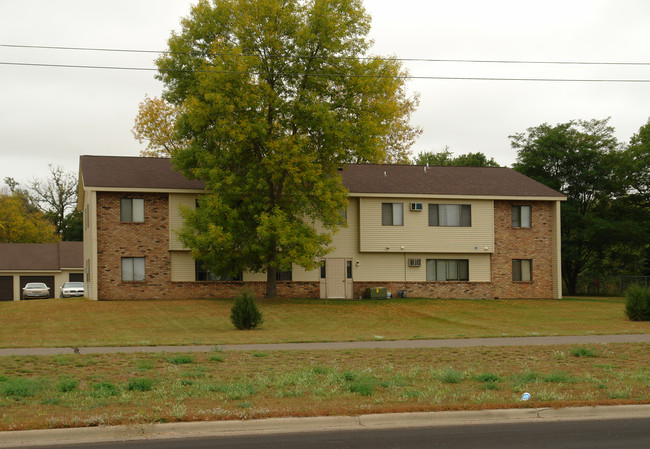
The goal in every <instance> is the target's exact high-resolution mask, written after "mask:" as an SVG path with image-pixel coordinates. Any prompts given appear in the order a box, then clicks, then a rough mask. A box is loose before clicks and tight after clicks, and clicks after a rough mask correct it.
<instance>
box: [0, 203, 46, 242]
mask: <svg viewBox="0 0 650 449" xmlns="http://www.w3.org/2000/svg"><path fill="white" fill-rule="evenodd" d="M58 240H59V237H58V236H57V234H56V229H55V227H54V225H52V224H51V223H50V222H49V221H48V220H47V219H46V218H45V216H44V215H43V213H42V212H40V211H39V210H37V209H36V208H34V206H33V205H32V204H31V202H30V201H29V199H28V198H26V197H25V196H24V195H22V194H21V193H13V194H11V195H4V194H1V193H0V243H54V242H56V241H58Z"/></svg>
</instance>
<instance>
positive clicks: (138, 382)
mask: <svg viewBox="0 0 650 449" xmlns="http://www.w3.org/2000/svg"><path fill="white" fill-rule="evenodd" d="M155 384H156V381H155V380H153V379H148V378H146V377H139V378H135V379H130V380H129V383H128V384H127V385H126V389H127V390H128V391H151V390H152V389H153V387H154V385H155Z"/></svg>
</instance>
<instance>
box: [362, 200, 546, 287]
mask: <svg viewBox="0 0 650 449" xmlns="http://www.w3.org/2000/svg"><path fill="white" fill-rule="evenodd" d="M512 206H532V208H531V227H530V228H513V227H512V221H511V210H512ZM552 224H553V203H551V202H550V201H538V202H534V201H533V202H531V201H528V202H520V201H495V202H494V247H495V252H494V253H493V254H492V257H491V273H492V281H491V282H406V283H405V282H403V281H402V282H399V281H398V282H381V281H380V282H355V283H354V296H353V297H354V298H359V297H360V296H362V295H363V294H364V293H365V291H366V288H372V287H386V288H387V290H388V291H390V292H391V293H392V294H393V295H397V292H398V291H400V290H406V294H407V296H409V297H416V298H456V299H491V298H502V299H517V298H523V299H526V298H544V299H550V298H553V256H552V250H553V246H552ZM513 259H530V260H532V281H531V282H514V281H513V280H512V261H513Z"/></svg>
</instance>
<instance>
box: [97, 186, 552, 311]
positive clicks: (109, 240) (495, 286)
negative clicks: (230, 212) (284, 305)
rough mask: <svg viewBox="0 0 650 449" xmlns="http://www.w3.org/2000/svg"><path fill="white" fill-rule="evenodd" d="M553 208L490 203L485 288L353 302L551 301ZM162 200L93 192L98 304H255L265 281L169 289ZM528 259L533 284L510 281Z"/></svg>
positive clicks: (294, 294) (291, 290)
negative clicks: (135, 272) (243, 296)
mask: <svg viewBox="0 0 650 449" xmlns="http://www.w3.org/2000/svg"><path fill="white" fill-rule="evenodd" d="M121 198H143V199H144V222H142V223H122V222H120V199H121ZM513 205H531V206H532V211H531V212H532V217H531V227H530V228H521V229H518V228H512V225H511V207H512V206H513ZM552 225H553V203H552V202H550V201H539V202H525V203H522V202H516V201H495V202H494V227H495V231H494V239H495V241H494V243H495V252H494V253H493V254H492V256H491V273H492V280H491V282H408V283H406V284H405V283H404V282H381V281H380V282H355V283H354V290H353V292H354V293H353V297H354V298H358V297H359V296H361V295H363V293H364V292H365V289H366V288H368V287H377V286H386V287H387V288H388V289H389V291H391V292H392V293H393V295H396V294H397V291H398V290H403V289H406V290H407V295H408V296H409V297H424V298H459V299H465V298H552V297H553V273H552V244H553V243H552ZM169 232H170V231H169V200H168V195H167V194H166V193H116V192H112V193H109V192H98V193H97V262H98V263H97V265H98V266H97V268H98V273H99V276H98V280H97V281H98V292H99V297H98V299H100V300H108V299H114V300H131V299H137V300H139V299H183V298H232V297H234V296H236V295H237V294H239V293H241V292H244V291H247V292H250V293H252V294H254V295H255V297H258V298H261V297H263V296H264V293H265V290H266V283H265V282H172V281H171V273H170V272H171V256H170V251H169V248H170V244H169ZM123 257H144V258H145V276H146V277H145V281H144V282H142V281H128V282H127V281H122V266H121V264H122V258H123ZM513 259H531V260H532V270H533V272H532V281H531V282H513V280H512V260H513ZM277 288H278V295H279V296H281V297H287V298H317V297H319V294H320V293H319V292H320V283H319V282H318V281H316V282H278V287H277Z"/></svg>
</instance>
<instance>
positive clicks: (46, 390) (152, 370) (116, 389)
mask: <svg viewBox="0 0 650 449" xmlns="http://www.w3.org/2000/svg"><path fill="white" fill-rule="evenodd" d="M578 348H580V347H578V346H546V347H525V348H516V347H500V348H497V347H490V348H456V349H450V348H432V349H409V350H354V351H312V352H302V351H296V352H282V351H268V352H265V353H248V352H215V353H205V354H192V355H191V356H190V355H187V354H128V355H127V354H103V355H93V356H87V355H70V356H65V357H62V356H59V357H4V358H0V372H1V373H3V374H2V375H0V430H12V429H33V428H54V427H71V426H95V425H109V424H134V423H154V422H172V421H196V420H224V419H248V418H261V417H274V416H315V415H343V414H345V415H347V414H356V413H384V412H408V411H433V410H462V409H488V408H509V407H560V406H567V405H586V404H591V405H594V404H623V403H650V370H649V369H648V367H647V353H648V350H649V349H650V345H648V344H609V345H598V346H585V347H584V348H585V349H587V350H589V351H593V352H594V353H595V354H596V355H595V356H593V357H582V356H575V355H573V353H574V352H575V351H577V350H578ZM260 354H263V356H260ZM215 355H218V356H219V360H214V356H215ZM178 360H183V361H184V362H183V363H176V362H177V361H178ZM523 392H529V393H530V394H531V400H530V401H528V402H521V401H520V398H521V395H522V394H523Z"/></svg>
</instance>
